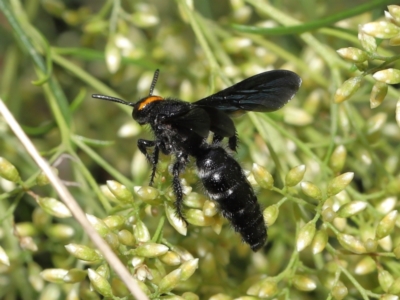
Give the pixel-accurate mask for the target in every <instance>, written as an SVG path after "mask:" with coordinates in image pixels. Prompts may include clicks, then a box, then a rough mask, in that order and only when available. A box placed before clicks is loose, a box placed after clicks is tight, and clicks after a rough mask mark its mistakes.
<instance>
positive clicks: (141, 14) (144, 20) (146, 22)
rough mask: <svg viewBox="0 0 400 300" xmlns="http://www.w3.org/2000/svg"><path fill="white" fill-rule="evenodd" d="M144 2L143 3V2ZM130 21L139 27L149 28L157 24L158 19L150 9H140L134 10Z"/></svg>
mask: <svg viewBox="0 0 400 300" xmlns="http://www.w3.org/2000/svg"><path fill="white" fill-rule="evenodd" d="M143 4H144V3H143ZM131 20H132V23H133V24H135V25H136V26H137V27H139V28H149V27H153V26H156V25H157V24H159V22H160V19H159V18H158V16H157V15H156V14H155V12H154V11H151V10H148V9H147V10H141V11H137V12H134V13H133V14H132V17H131Z"/></svg>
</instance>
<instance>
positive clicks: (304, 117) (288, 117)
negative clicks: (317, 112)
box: [283, 106, 314, 126]
mask: <svg viewBox="0 0 400 300" xmlns="http://www.w3.org/2000/svg"><path fill="white" fill-rule="evenodd" d="M283 121H284V122H285V123H286V124H290V125H295V126H306V125H309V124H311V123H312V122H313V121H314V118H313V116H312V115H310V114H309V113H308V112H307V111H305V110H304V109H302V108H298V107H294V106H288V107H286V109H285V110H284V115H283Z"/></svg>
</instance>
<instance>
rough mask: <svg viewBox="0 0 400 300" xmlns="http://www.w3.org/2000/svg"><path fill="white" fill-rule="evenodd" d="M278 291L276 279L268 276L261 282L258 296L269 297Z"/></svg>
mask: <svg viewBox="0 0 400 300" xmlns="http://www.w3.org/2000/svg"><path fill="white" fill-rule="evenodd" d="M277 293H278V285H277V284H276V281H275V280H273V279H270V278H267V279H266V280H264V281H263V282H262V283H261V287H260V290H259V292H258V297H260V298H269V297H273V296H274V295H276V294H277Z"/></svg>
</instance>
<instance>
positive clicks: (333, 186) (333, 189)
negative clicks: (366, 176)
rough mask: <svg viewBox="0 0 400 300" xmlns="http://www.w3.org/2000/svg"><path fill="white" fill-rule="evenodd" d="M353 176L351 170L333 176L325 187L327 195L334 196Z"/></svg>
mask: <svg viewBox="0 0 400 300" xmlns="http://www.w3.org/2000/svg"><path fill="white" fill-rule="evenodd" d="M353 178H354V173H353V172H347V173H344V174H342V175H339V176H337V177H335V178H333V179H332V180H331V181H330V182H329V184H328V188H327V192H328V196H334V195H336V194H338V193H339V192H341V191H342V190H344V189H345V188H346V186H348V185H349V183H350V182H351V181H352V180H353Z"/></svg>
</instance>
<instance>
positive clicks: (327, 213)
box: [322, 207, 336, 223]
mask: <svg viewBox="0 0 400 300" xmlns="http://www.w3.org/2000/svg"><path fill="white" fill-rule="evenodd" d="M335 218H336V212H335V211H334V210H333V209H332V207H327V208H325V209H324V210H323V211H322V219H323V220H324V221H325V222H329V223H330V222H332V221H333V220H334V219H335Z"/></svg>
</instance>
